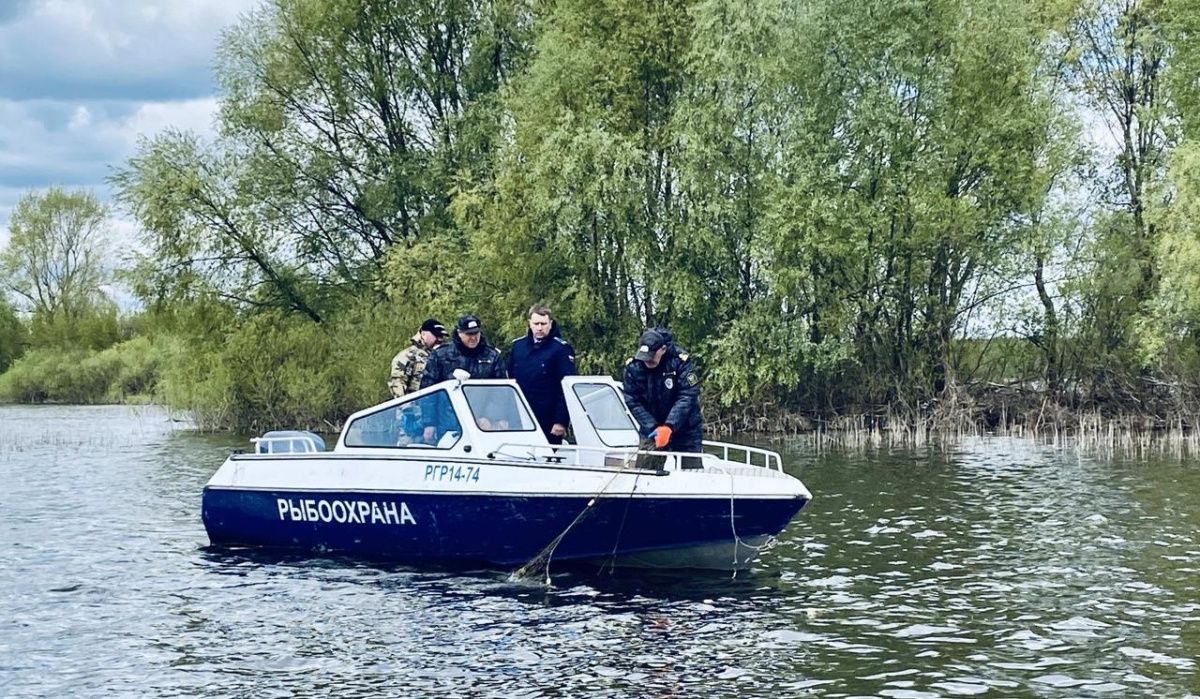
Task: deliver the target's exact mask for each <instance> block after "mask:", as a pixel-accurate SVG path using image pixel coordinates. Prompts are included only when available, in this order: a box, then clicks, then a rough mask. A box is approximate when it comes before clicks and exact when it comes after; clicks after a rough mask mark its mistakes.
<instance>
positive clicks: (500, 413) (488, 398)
mask: <svg viewBox="0 0 1200 699" xmlns="http://www.w3.org/2000/svg"><path fill="white" fill-rule="evenodd" d="M463 395H464V396H466V398H467V405H469V406H471V414H472V416H473V417H474V419H475V424H476V425H478V426H479V429H481V430H483V431H484V432H531V431H533V430H536V429H537V428H538V427H537V423H535V422H534V421H533V417H531V416H530V415H529V411H528V410H526V409H525V406H524V405H523V404H522V403H521V400H520V398H518V397H517V390H516V389H515V388H513V387H512V386H489V385H477V386H463Z"/></svg>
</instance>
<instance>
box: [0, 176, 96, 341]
mask: <svg viewBox="0 0 1200 699" xmlns="http://www.w3.org/2000/svg"><path fill="white" fill-rule="evenodd" d="M106 221H107V211H106V209H105V207H104V206H103V205H101V204H100V202H99V201H98V200H97V199H96V197H95V196H94V195H92V194H90V193H88V192H85V191H82V190H80V191H74V192H68V191H66V190H63V189H60V188H57V187H52V188H51V189H49V190H47V191H46V192H45V193H37V192H30V193H28V194H26V195H25V196H23V197H21V199H20V201H18V202H17V206H16V208H15V209H14V210H13V213H12V218H11V219H9V230H10V231H11V233H12V237H11V239H10V240H9V243H8V247H7V248H5V249H4V250H3V252H0V280H3V282H4V283H5V284H6V285H7V288H8V289H9V291H11V292H12V293H13V294H15V296H16V298H17V299H18V300H19V301H20V303H21V304H22V305H23V306H24V307H25V309H26V310H27V311H29V312H30V313H31V315H32V319H33V327H34V328H35V330H37V329H39V328H41V329H43V332H41V333H35V335H38V334H40V335H41V336H42V337H43V338H44V340H45V342H47V343H50V342H53V343H59V342H61V343H64V344H71V343H75V342H79V341H80V340H81V339H85V340H86V341H87V342H88V343H89V344H91V343H92V340H94V339H96V338H85V337H84V335H83V334H84V333H85V331H86V330H87V328H86V327H85V321H86V320H88V319H89V318H90V317H92V316H95V315H96V314H97V313H98V312H99V311H100V309H102V308H103V307H105V306H107V305H111V301H109V300H108V299H107V297H106V296H105V294H104V292H103V291H102V289H101V287H102V286H103V285H104V284H105V283H107V282H108V281H109V279H110V276H111V273H110V271H109V269H108V267H107V263H106V259H105V258H106V254H107V248H108V245H109V240H108V234H109V232H108V228H107V223H106ZM36 340H37V338H36V337H35V341H36ZM99 344H101V345H103V342H100V343H99Z"/></svg>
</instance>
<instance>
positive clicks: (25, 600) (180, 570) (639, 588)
mask: <svg viewBox="0 0 1200 699" xmlns="http://www.w3.org/2000/svg"><path fill="white" fill-rule="evenodd" d="M179 427H180V424H179V423H176V422H174V421H173V420H172V419H171V416H169V415H168V414H166V413H165V412H163V411H161V410H157V409H153V408H142V409H129V408H64V407H53V408H27V407H0V482H2V483H4V487H3V488H2V489H0V560H3V565H2V566H0V695H4V696H6V697H10V696H11V697H17V696H62V695H97V694H117V695H133V696H145V695H151V696H189V697H190V696H247V695H254V696H294V695H312V694H333V693H336V694H338V695H340V696H378V695H396V694H401V693H403V694H415V695H420V696H464V697H465V696H471V697H475V696H485V697H561V696H597V697H628V696H695V695H705V694H708V695H715V696H770V697H780V696H800V695H806V696H810V695H819V696H829V697H842V696H860V695H872V696H889V697H943V696H979V695H992V696H1027V695H1038V696H1080V695H1086V696H1101V695H1114V696H1182V695H1187V694H1188V693H1189V692H1192V693H1195V692H1197V691H1198V690H1200V680H1198V678H1197V667H1196V661H1195V658H1197V657H1200V602H1197V600H1200V590H1198V588H1200V572H1198V571H1200V534H1198V532H1200V499H1197V498H1195V497H1194V494H1195V493H1197V492H1200V469H1197V468H1196V464H1181V463H1176V462H1167V461H1160V462H1129V461H1103V460H1096V459H1091V458H1088V457H1083V456H1079V455H1077V454H1075V453H1074V452H1070V451H1067V450H1062V449H1056V448H1049V447H1045V446H1042V445H1038V444H1034V443H1032V442H1022V441H1015V440H979V441H976V442H971V443H968V444H965V445H963V446H962V447H960V448H958V449H956V450H954V451H952V452H936V451H930V452H878V453H870V454H865V455H863V454H859V455H838V454H821V455H816V454H814V453H813V452H811V451H807V450H805V449H804V448H801V447H796V448H788V449H786V454H785V461H786V462H787V463H790V464H792V468H793V470H794V471H795V472H796V473H798V474H799V475H801V476H802V477H803V478H804V479H805V481H806V483H807V484H808V485H809V487H810V488H811V489H812V490H813V492H814V493H815V494H816V499H815V500H814V501H813V503H812V505H811V506H810V507H809V508H808V509H806V510H805V511H804V512H803V513H802V514H801V515H800V516H799V517H798V518H797V520H796V521H795V522H794V523H793V524H792V525H791V526H790V527H789V528H788V530H787V531H786V532H785V533H784V535H783V537H781V540H780V542H779V545H778V546H776V547H775V548H774V549H772V550H771V551H768V552H767V554H766V556H765V557H764V559H763V561H762V565H761V566H760V567H759V568H758V569H756V570H755V571H754V572H753V573H752V574H749V575H745V574H743V575H739V576H738V577H736V578H733V579H731V578H730V577H729V576H728V575H724V574H717V575H712V574H678V573H677V574H664V573H631V572H625V571H617V572H615V573H614V572H610V571H606V572H603V573H596V572H595V571H589V570H573V569H566V568H560V567H559V566H557V565H555V566H553V567H552V574H553V580H554V586H553V587H552V588H551V589H545V588H543V587H540V586H529V585H522V584H514V583H512V582H510V581H509V580H508V578H507V575H508V571H497V570H438V569H416V568H408V567H402V566H388V565H378V564H370V563H365V562H362V561H356V560H351V559H342V558H322V559H314V558H308V557H303V556H281V555H277V554H276V555H261V554H231V553H227V552H221V551H215V550H209V549H208V548H206V544H207V541H206V538H205V536H204V532H203V528H202V526H201V524H200V521H199V512H198V510H199V493H200V489H201V488H202V487H203V484H204V482H205V480H206V479H207V478H208V476H209V475H211V473H212V471H213V470H214V469H215V468H216V466H217V464H219V463H220V461H221V459H222V458H223V457H224V454H225V453H226V452H227V451H228V449H229V448H230V447H232V446H237V447H241V446H242V440H236V439H229V438H224V437H205V436H201V435H197V434H194V433H190V432H186V431H182V430H180V429H178V428H179ZM773 448H778V445H775V446H774V447H773Z"/></svg>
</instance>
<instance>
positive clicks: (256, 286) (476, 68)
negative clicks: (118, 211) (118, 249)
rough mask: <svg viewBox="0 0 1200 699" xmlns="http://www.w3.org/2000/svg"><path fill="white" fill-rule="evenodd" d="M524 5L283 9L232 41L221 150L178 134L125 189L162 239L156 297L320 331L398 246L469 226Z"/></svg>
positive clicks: (253, 21)
mask: <svg viewBox="0 0 1200 699" xmlns="http://www.w3.org/2000/svg"><path fill="white" fill-rule="evenodd" d="M526 24H527V18H526V11H525V10H524V8H523V6H522V4H521V3H520V2H515V1H511V0H496V1H490V0H447V1H446V2H436V3H400V4H397V3H378V2H371V1H369V0H353V1H351V2H344V1H341V0H272V1H271V2H269V3H267V4H266V5H265V6H264V7H263V8H262V9H260V10H259V11H257V12H255V13H253V14H252V15H250V16H249V17H247V18H246V19H245V21H244V22H243V23H242V24H241V25H239V26H238V27H237V28H236V29H234V30H233V31H231V32H230V33H229V35H228V36H227V37H226V40H225V42H224V44H223V46H222V48H221V51H220V55H219V63H218V69H217V75H218V79H219V81H220V84H221V85H222V87H223V90H224V95H223V98H222V105H221V116H220V122H221V137H220V138H219V139H218V141H217V143H215V144H212V145H211V146H210V145H206V144H200V143H198V142H197V141H196V139H195V138H193V137H190V136H188V135H185V134H177V133H168V134H165V135H163V136H159V137H157V138H155V139H152V140H150V141H147V142H146V143H144V144H143V145H142V147H141V149H140V151H139V153H138V154H137V156H135V157H134V158H133V159H132V160H131V161H130V163H129V166H128V167H126V168H125V169H123V170H121V171H120V172H118V173H117V175H116V176H115V177H114V183H115V185H116V187H117V192H118V197H119V199H120V201H121V202H122V203H123V204H124V205H126V206H127V207H129V209H130V210H131V211H132V212H133V213H134V214H135V216H136V217H137V219H138V221H139V223H140V224H141V226H142V228H143V230H144V231H145V233H146V239H145V242H146V247H147V250H148V255H147V260H148V261H149V264H148V265H143V270H144V272H145V273H144V274H143V275H140V276H142V277H143V278H144V279H145V281H146V283H145V284H143V285H141V287H140V288H141V289H142V290H143V291H144V292H146V293H150V294H153V295H155V296H157V297H163V298H166V297H169V296H170V295H171V294H193V295H194V293H195V292H201V293H207V292H212V293H216V294H218V295H220V296H222V297H224V298H226V299H228V300H229V301H231V302H234V303H236V304H238V305H239V306H242V307H247V308H279V309H284V310H286V311H288V312H294V313H300V314H303V315H305V316H307V317H308V318H310V319H311V320H313V321H321V320H323V319H324V317H325V315H326V314H327V313H328V312H330V311H332V310H334V309H336V308H337V306H338V304H339V303H340V301H339V299H341V298H343V297H344V296H346V295H351V296H353V295H359V294H363V293H368V292H372V291H374V290H375V289H376V288H377V285H378V284H379V283H380V282H382V281H384V274H385V272H384V268H385V261H386V260H387V259H388V251H389V250H390V249H391V248H393V247H397V246H398V247H402V248H403V247H410V246H414V245H416V244H418V243H419V242H420V241H421V240H422V239H423V238H424V237H426V236H434V235H439V234H444V233H445V232H446V231H447V230H451V229H452V228H453V227H452V226H451V224H450V217H449V214H448V213H447V210H448V206H449V203H450V201H451V198H452V193H453V190H454V182H455V179H456V178H458V177H467V178H468V179H469V178H470V177H471V174H470V173H471V172H472V171H473V170H474V169H476V168H486V164H487V162H488V161H489V159H490V158H491V152H492V151H493V149H494V145H493V142H494V139H495V134H496V131H497V130H498V128H499V125H498V116H497V115H496V110H495V99H496V94H497V91H498V89H499V87H500V85H502V84H503V83H504V81H505V80H506V79H507V76H508V74H509V72H510V71H512V70H514V69H515V67H517V66H519V65H520V61H521V60H522V56H523V52H524V50H525V45H524V40H523V38H522V37H523V31H524V29H523V27H524V26H525V25H526Z"/></svg>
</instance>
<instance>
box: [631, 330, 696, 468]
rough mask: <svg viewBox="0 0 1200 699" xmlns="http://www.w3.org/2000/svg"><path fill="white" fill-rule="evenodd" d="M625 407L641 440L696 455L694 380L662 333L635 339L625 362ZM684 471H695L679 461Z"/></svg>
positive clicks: (687, 361) (687, 362)
mask: <svg viewBox="0 0 1200 699" xmlns="http://www.w3.org/2000/svg"><path fill="white" fill-rule="evenodd" d="M624 388H625V403H626V405H628V406H629V412H630V413H632V414H633V417H634V419H635V420H637V422H638V426H639V428H640V431H641V433H642V434H643V435H646V436H647V437H649V438H653V439H654V446H655V447H656V448H658V449H663V450H666V451H679V452H690V453H699V452H700V450H701V448H702V447H701V443H702V442H703V440H704V417H703V416H702V415H701V414H700V377H699V375H698V374H697V373H696V368H695V366H694V365H693V363H692V360H691V357H690V356H688V353H687V352H686V351H685V350H683V349H682V348H680V347H676V346H675V343H674V342H673V338H672V337H671V333H669V332H668V331H667V330H666V329H664V328H650V329H648V330H646V331H645V332H643V333H642V335H641V337H640V338H638V348H637V352H636V353H635V354H634V355H633V358H632V359H630V360H629V361H628V362H626V363H625V382H624ZM683 461H684V463H683V467H684V468H700V461H699V459H695V458H692V459H684V460H683Z"/></svg>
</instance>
